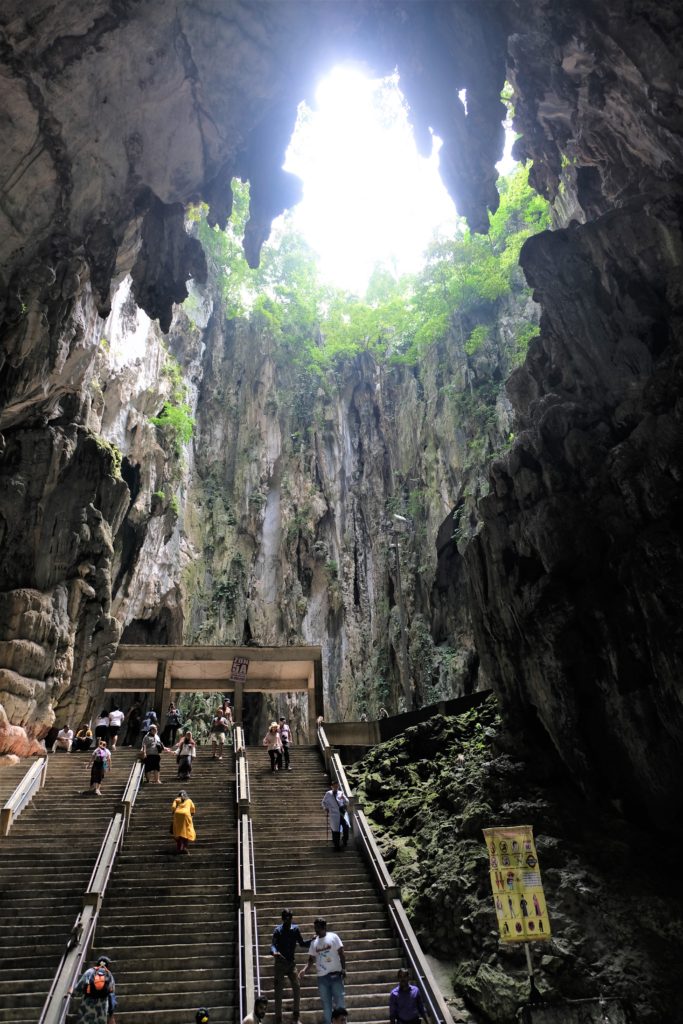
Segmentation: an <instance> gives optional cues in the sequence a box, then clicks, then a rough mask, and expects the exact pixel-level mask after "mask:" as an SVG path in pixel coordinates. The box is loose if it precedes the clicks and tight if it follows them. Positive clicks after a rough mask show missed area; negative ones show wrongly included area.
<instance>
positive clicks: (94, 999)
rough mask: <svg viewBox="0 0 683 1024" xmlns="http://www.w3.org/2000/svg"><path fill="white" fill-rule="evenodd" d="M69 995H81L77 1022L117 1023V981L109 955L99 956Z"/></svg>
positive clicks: (79, 1023)
mask: <svg viewBox="0 0 683 1024" xmlns="http://www.w3.org/2000/svg"><path fill="white" fill-rule="evenodd" d="M68 995H70V996H73V995H79V996H80V997H81V998H80V1003H79V1007H78V1013H77V1016H76V1024H115V1021H114V1010H115V1008H116V982H115V981H114V975H113V974H112V973H111V960H110V959H109V957H108V956H99V957H98V958H97V959H96V960H95V962H94V964H93V966H92V967H89V968H88V970H87V971H86V972H85V973H84V974H82V975H81V977H80V978H79V979H78V981H77V982H76V984H75V985H74V987H73V989H70V990H69V992H68Z"/></svg>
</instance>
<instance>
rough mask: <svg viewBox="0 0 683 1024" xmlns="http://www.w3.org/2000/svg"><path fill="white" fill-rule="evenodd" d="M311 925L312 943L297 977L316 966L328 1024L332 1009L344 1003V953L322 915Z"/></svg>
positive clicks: (326, 1023) (340, 943)
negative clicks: (312, 931) (313, 935)
mask: <svg viewBox="0 0 683 1024" xmlns="http://www.w3.org/2000/svg"><path fill="white" fill-rule="evenodd" d="M313 927H314V929H315V935H316V937H315V938H314V939H313V941H312V942H311V945H310V947H309V950H308V963H307V964H306V966H305V967H302V968H301V970H300V971H299V978H303V976H304V974H307V973H308V969H309V968H310V967H313V965H315V970H316V974H317V980H318V992H319V993H320V1000H321V1002H322V1004H323V1013H324V1016H325V1024H331V1021H332V1010H333V1008H334V1007H344V1005H345V999H344V979H345V977H346V955H345V953H344V946H343V944H342V940H341V939H340V938H339V936H338V935H337V934H336V932H328V930H327V921H326V920H325V919H324V918H322V917H316V919H315V921H314V922H313Z"/></svg>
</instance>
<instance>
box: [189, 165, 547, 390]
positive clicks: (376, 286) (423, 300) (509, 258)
mask: <svg viewBox="0 0 683 1024" xmlns="http://www.w3.org/2000/svg"><path fill="white" fill-rule="evenodd" d="M498 187H499V192H500V206H499V208H498V210H497V211H496V213H495V214H492V215H491V217H490V230H489V234H488V235H486V236H484V235H473V234H472V233H471V232H470V231H469V230H468V229H467V227H466V226H465V224H464V222H461V224H460V226H459V229H458V231H457V233H456V235H455V237H454V238H451V239H448V240H438V241H435V242H434V243H432V245H431V247H430V248H429V250H428V252H427V260H426V264H425V267H424V269H423V270H422V272H421V273H419V274H417V275H406V276H404V277H402V278H400V279H399V280H396V279H395V278H394V277H393V276H392V275H391V274H390V273H389V272H388V271H387V270H386V269H384V268H381V267H378V268H377V269H376V271H375V273H374V274H373V276H372V278H371V280H370V282H369V284H368V288H367V291H366V295H365V297H364V298H362V299H361V298H359V297H358V296H355V295H350V294H348V293H345V292H341V291H339V290H337V289H333V288H329V287H326V286H324V285H322V284H321V283H320V282H319V281H318V278H317V273H316V262H315V256H314V254H313V252H312V251H311V250H310V248H309V247H308V246H307V244H306V243H305V242H304V241H303V239H302V238H300V237H299V236H298V235H297V234H296V233H295V232H294V231H293V229H292V228H291V224H290V223H289V222H288V221H287V220H286V219H285V227H284V229H283V230H282V231H281V233H280V237H279V238H277V239H275V240H274V241H273V242H272V243H269V244H266V245H265V246H264V248H263V253H262V259H261V265H260V267H259V268H258V269H257V270H250V269H249V268H248V267H247V264H246V262H245V260H244V257H243V255H242V250H241V241H240V239H241V236H242V234H243V232H244V225H245V223H246V219H247V215H248V202H249V191H248V185H242V184H241V183H239V182H233V191H234V207H233V213H232V217H231V220H230V224H229V226H228V229H227V230H226V231H219V230H218V229H215V228H210V227H209V226H208V224H207V222H206V218H205V215H204V212H205V211H203V210H202V209H201V208H197V209H196V210H195V211H193V212H192V215H191V219H195V220H197V229H196V230H197V235H198V237H199V239H200V241H201V242H202V245H203V246H204V249H205V252H206V254H207V259H208V261H209V264H210V267H211V269H212V272H213V273H212V276H213V279H214V280H215V281H216V282H217V284H218V288H219V292H220V295H221V297H222V299H223V303H224V308H225V313H226V315H227V316H228V317H229V318H231V317H237V316H240V317H251V319H252V320H253V321H255V322H257V323H259V324H260V325H261V326H262V327H263V328H266V329H268V330H270V331H271V332H272V334H273V335H274V337H276V339H277V341H278V345H279V351H280V353H281V355H282V357H283V358H284V359H285V360H287V361H288V362H289V363H290V364H291V363H293V364H294V366H295V367H297V368H298V371H299V374H300V385H301V388H302V390H303V391H304V392H305V393H307V394H310V392H311V389H312V388H313V387H319V386H320V383H321V382H323V381H324V379H325V372H326V371H329V370H334V369H338V368H339V367H340V365H341V364H343V363H346V362H348V361H349V360H350V359H353V358H355V357H356V356H357V355H358V354H360V353H362V352H371V353H372V354H373V356H374V357H375V358H376V359H377V360H378V361H387V362H390V363H391V362H406V363H410V364H415V363H416V362H417V361H418V359H419V357H420V355H421V353H422V352H423V351H424V349H425V348H426V347H429V346H430V345H432V344H434V343H435V342H437V341H440V340H441V339H443V338H444V337H445V336H446V335H447V334H448V332H449V330H450V329H451V328H453V327H454V328H455V330H456V335H457V336H459V337H460V339H461V341H462V343H463V345H464V346H465V350H466V352H467V354H468V355H471V354H473V353H474V352H475V351H476V350H477V348H479V347H480V346H481V344H483V342H484V341H485V339H486V337H487V335H488V331H489V329H490V314H491V310H492V307H493V306H494V305H495V304H496V303H497V302H499V301H500V300H501V299H502V298H503V297H504V296H505V295H507V294H508V293H509V292H510V290H511V288H512V286H513V283H514V276H515V273H516V269H517V265H518V262H519V251H520V249H521V247H522V245H523V244H524V242H525V241H526V240H527V238H529V237H530V236H531V235H533V234H535V233H536V232H538V231H540V230H542V229H543V228H545V227H547V226H548V225H549V222H550V221H549V213H548V204H547V203H546V202H545V200H543V199H542V198H541V197H540V196H538V195H537V194H536V193H535V192H534V191H533V190H532V189H531V187H530V186H529V183H528V174H527V171H526V170H525V169H524V168H523V167H520V168H518V169H517V170H516V171H515V172H514V173H513V174H511V175H509V176H508V177H504V178H501V179H500V180H499V183H498ZM487 314H488V316H487Z"/></svg>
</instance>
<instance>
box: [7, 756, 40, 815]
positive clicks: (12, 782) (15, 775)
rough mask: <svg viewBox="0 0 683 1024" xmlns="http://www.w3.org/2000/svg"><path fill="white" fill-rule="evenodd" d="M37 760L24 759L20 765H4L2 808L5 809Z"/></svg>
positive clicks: (31, 758)
mask: <svg viewBox="0 0 683 1024" xmlns="http://www.w3.org/2000/svg"><path fill="white" fill-rule="evenodd" d="M35 760H36V758H33V757H26V758H22V760H21V761H19V763H18V764H8V765H3V766H2V768H0V807H3V806H4V805H5V803H6V802H7V801H8V800H9V798H10V797H11V795H12V793H13V792H14V790H15V789H16V788H17V786H18V785H19V783H20V782H21V780H22V779H23V777H24V775H26V772H27V771H28V770H29V768H30V767H31V765H32V764H33V763H34V762H35Z"/></svg>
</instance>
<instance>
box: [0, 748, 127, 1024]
mask: <svg viewBox="0 0 683 1024" xmlns="http://www.w3.org/2000/svg"><path fill="white" fill-rule="evenodd" d="M135 757H136V753H134V752H132V751H127V750H126V751H123V750H117V751H116V753H115V754H114V755H113V758H112V768H111V771H109V772H107V774H106V776H105V779H104V782H103V783H102V797H101V798H97V797H95V796H94V795H93V794H92V793H90V792H88V787H89V785H90V753H87V752H86V753H75V754H73V753H72V754H67V753H66V752H63V753H62V752H60V753H57V754H54V755H51V756H50V760H49V764H48V770H47V778H46V782H45V786H44V787H43V789H41V790H39V791H38V792H37V793H36V795H35V797H34V798H33V800H32V802H31V803H30V804H29V805H28V807H27V808H26V809H25V810H24V811H23V813H22V814H21V816H20V817H19V818H18V819H17V820H16V821H15V823H14V824H13V826H12V829H11V831H10V833H9V835H8V836H5V837H3V838H1V839H0V906H1V907H2V916H3V927H2V930H1V931H0V1022H3V1021H12V1024H35V1022H36V1021H37V1020H38V1018H39V1016H40V1011H41V1009H42V1006H43V1003H44V1002H45V999H46V997H47V994H48V992H49V989H50V984H51V982H52V978H53V975H54V973H55V971H56V969H57V966H58V964H59V961H60V958H61V956H62V953H63V952H64V949H65V946H66V943H67V941H68V939H69V936H70V933H71V929H72V927H73V924H74V922H75V920H76V917H77V916H78V913H79V912H80V910H81V907H82V905H83V904H82V898H83V893H84V892H85V890H86V888H87V885H88V881H89V879H90V875H91V873H92V870H93V867H94V865H95V861H96V859H97V854H98V852H99V849H100V846H101V844H102V840H103V839H104V836H105V833H106V830H107V827H108V825H109V821H110V820H111V817H112V815H113V814H114V812H115V811H117V810H118V807H119V801H120V800H121V797H122V795H123V790H124V788H125V785H126V781H127V779H128V775H129V773H130V769H131V767H132V765H133V763H134V761H135ZM23 763H24V766H25V769H24V770H25V771H28V769H29V768H30V767H31V763H32V762H31V761H30V760H26V761H24V762H23ZM17 781H19V780H17ZM84 791H85V792H84Z"/></svg>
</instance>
